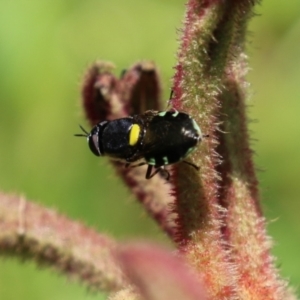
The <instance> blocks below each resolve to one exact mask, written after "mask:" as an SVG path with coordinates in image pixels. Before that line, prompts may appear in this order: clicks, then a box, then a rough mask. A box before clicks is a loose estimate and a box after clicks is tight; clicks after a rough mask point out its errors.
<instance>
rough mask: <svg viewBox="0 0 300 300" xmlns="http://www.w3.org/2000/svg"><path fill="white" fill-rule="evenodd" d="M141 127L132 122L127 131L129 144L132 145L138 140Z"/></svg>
mask: <svg viewBox="0 0 300 300" xmlns="http://www.w3.org/2000/svg"><path fill="white" fill-rule="evenodd" d="M140 132H141V127H140V126H139V125H138V124H133V125H132V127H131V128H130V132H129V145H130V146H134V145H136V143H137V142H138V140H139V135H140Z"/></svg>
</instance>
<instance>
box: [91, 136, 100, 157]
mask: <svg viewBox="0 0 300 300" xmlns="http://www.w3.org/2000/svg"><path fill="white" fill-rule="evenodd" d="M88 144H89V147H90V149H91V151H92V152H93V153H94V154H95V155H96V156H101V152H100V148H99V137H98V134H90V135H89V136H88Z"/></svg>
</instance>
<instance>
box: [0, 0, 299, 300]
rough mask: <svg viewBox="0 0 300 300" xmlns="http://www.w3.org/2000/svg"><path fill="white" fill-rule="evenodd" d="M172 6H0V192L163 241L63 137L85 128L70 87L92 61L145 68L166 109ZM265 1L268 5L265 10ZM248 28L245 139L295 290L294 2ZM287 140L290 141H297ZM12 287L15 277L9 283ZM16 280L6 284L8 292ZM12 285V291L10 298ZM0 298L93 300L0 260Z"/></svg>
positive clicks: (105, 167) (107, 170)
mask: <svg viewBox="0 0 300 300" xmlns="http://www.w3.org/2000/svg"><path fill="white" fill-rule="evenodd" d="M184 3H185V1H183V0H177V1H174V0H173V1H171V0H167V1H158V0H155V1H147V0H143V1H133V0H128V1H126V2H124V1H117V0H114V1H103V0H102V1H101V0H98V1H96V0H88V1H78V0H73V1H66V0H63V1H37V0H30V1H28V0H15V1H5V0H0V5H1V9H0V41H1V43H0V141H1V144H0V170H1V173H0V188H1V189H2V190H4V191H7V192H15V193H21V194H24V195H25V196H26V197H28V198H29V199H33V200H35V201H37V202H40V203H43V204H44V205H46V206H48V207H53V208H56V209H57V210H58V211H60V212H62V213H64V214H66V215H68V216H70V217H71V218H73V219H79V220H83V221H84V222H85V223H87V224H88V225H90V226H93V227H95V228H97V229H98V230H100V231H103V232H106V233H108V234H110V235H112V236H114V237H116V238H117V239H121V240H123V239H125V238H126V239H127V238H137V237H145V238H148V239H155V240H158V241H160V242H164V243H165V242H166V241H165V239H164V236H163V235H162V234H161V233H160V232H159V230H158V228H157V227H156V225H155V224H153V222H152V221H151V220H149V219H148V218H147V216H146V215H145V213H144V212H143V211H142V210H141V209H140V207H139V205H138V204H136V203H135V202H134V199H133V197H132V196H130V194H129V192H128V191H127V189H126V188H125V187H124V186H123V185H122V184H121V183H120V182H119V180H118V178H117V177H116V176H115V175H114V173H113V172H112V169H111V167H110V166H109V164H108V163H107V162H106V160H105V159H97V158H96V157H94V156H93V155H92V154H91V153H90V152H89V150H88V148H87V146H86V144H85V142H84V141H82V140H81V139H76V138H74V137H73V134H74V133H76V132H78V130H79V128H78V124H79V123H80V124H83V125H86V123H85V121H84V117H83V114H82V111H81V107H80V92H79V91H80V83H81V78H82V76H83V74H84V71H85V69H86V68H87V66H88V65H89V64H90V63H92V62H93V61H95V60H96V59H102V60H109V61H112V62H114V63H115V65H116V67H117V68H116V74H118V73H120V72H121V70H122V69H124V68H127V67H128V66H130V65H131V64H133V63H134V62H135V61H137V60H141V59H150V60H153V61H155V62H156V63H157V65H158V67H159V69H160V71H161V76H162V82H163V85H164V95H165V98H166V99H167V97H168V94H169V89H170V82H171V81H170V80H171V77H172V74H173V70H172V67H173V66H174V64H175V53H176V48H177V40H178V36H177V33H176V29H178V28H180V26H181V21H182V18H183V12H184ZM275 3H276V5H274V4H275ZM256 12H257V13H258V14H261V16H260V17H256V18H254V19H253V20H252V21H251V26H250V31H251V32H250V33H249V37H248V40H249V43H248V47H247V48H248V54H249V57H250V66H251V69H252V71H251V72H250V73H249V76H248V77H249V81H250V82H251V88H250V91H251V93H252V95H251V99H249V105H250V106H251V108H249V114H250V118H251V119H254V120H256V119H257V120H259V122H258V123H252V124H251V130H252V131H253V133H252V137H253V138H255V139H258V141H256V142H253V147H254V149H255V151H256V154H257V155H256V162H257V166H259V168H262V169H264V170H265V171H263V172H259V178H260V181H261V190H262V200H263V207H264V211H265V212H266V215H267V218H268V220H269V223H270V225H269V232H270V234H271V235H272V236H273V238H274V241H275V247H274V254H275V255H276V256H277V257H278V261H277V263H278V265H279V266H280V268H281V270H282V274H283V276H284V277H287V278H289V279H290V280H291V284H292V285H293V286H297V285H298V283H299V282H300V264H299V258H298V253H299V252H300V239H299V236H300V218H299V211H300V201H299V195H300V184H299V183H298V181H299V178H300V151H299V149H300V139H299V132H300V118H299V113H300V101H298V99H297V98H298V97H299V95H300V84H299V82H300V57H299V53H300V13H299V12H300V2H299V1H298V0H290V1H289V2H286V1H283V0H276V1H271V0H265V1H263V2H262V4H261V5H260V6H258V7H257V8H256ZM297 132H298V134H297ZM16 278H17V279H16ZM16 280H17V283H16ZM16 285H17V286H18V289H16V288H15V287H16ZM0 298H1V299H32V300H35V299H58V300H59V299H68V298H72V299H74V300H76V299H78V300H79V299H95V298H98V299H99V296H98V297H96V296H95V295H93V294H90V293H88V292H87V291H86V290H85V288H82V287H80V286H78V285H77V284H74V283H71V284H70V283H69V282H66V280H65V279H64V278H62V277H61V276H57V274H55V273H53V272H50V271H48V270H44V271H40V270H37V269H36V267H35V266H33V264H28V263H26V264H19V262H17V261H16V260H5V261H3V260H1V261H0Z"/></svg>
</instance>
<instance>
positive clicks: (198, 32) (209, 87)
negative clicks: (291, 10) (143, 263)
mask: <svg viewBox="0 0 300 300" xmlns="http://www.w3.org/2000/svg"><path fill="white" fill-rule="evenodd" d="M253 5H254V2H253V1H196V0H191V1H189V2H188V5H187V6H188V10H187V14H186V21H185V28H184V30H183V34H182V44H181V48H180V51H179V54H178V55H179V63H178V65H177V66H176V74H175V77H174V92H175V97H174V99H172V101H171V103H172V105H173V107H175V108H176V109H178V110H184V111H186V112H188V113H190V114H191V115H192V116H193V117H194V118H195V119H196V121H197V122H198V124H199V125H200V126H201V128H202V131H203V132H204V133H205V134H209V138H208V139H206V140H204V141H203V142H202V145H200V146H199V149H198V150H197V152H195V153H194V154H193V155H192V156H191V158H192V161H193V163H195V164H196V165H199V166H200V168H201V169H200V172H199V173H198V174H197V172H195V170H193V169H192V168H189V167H188V166H186V165H183V164H178V167H177V168H176V169H175V174H176V176H175V178H174V186H175V188H174V193H173V195H174V197H175V199H176V204H175V207H174V211H175V212H177V213H178V219H177V224H178V235H177V242H178V245H179V249H180V251H181V252H182V253H184V255H185V256H186V257H187V258H188V260H189V261H190V262H191V264H192V265H194V266H195V267H196V269H197V270H198V271H199V272H200V273H202V274H203V280H204V283H205V285H206V287H207V289H208V292H209V295H210V296H211V298H212V299H236V298H237V299H283V298H284V296H286V291H285V283H284V282H283V281H281V280H280V279H279V278H278V273H277V270H276V268H275V267H274V265H273V259H272V257H271V255H270V253H269V248H270V245H269V239H268V237H267V236H266V233H265V224H264V221H263V219H262V218H261V210H260V207H259V199H258V189H257V180H256V176H255V172H254V167H253V163H252V152H251V150H250V147H249V142H248V141H249V136H248V132H247V127H246V124H247V119H246V114H245V103H244V102H245V93H244V92H243V91H242V89H243V86H244V85H245V82H244V74H245V72H246V71H247V67H246V64H245V61H244V56H243V50H244V40H245V32H246V24H247V21H248V19H249V16H250V15H251V10H252V6H253ZM221 162H222V163H221Z"/></svg>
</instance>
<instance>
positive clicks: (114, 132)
mask: <svg viewBox="0 0 300 300" xmlns="http://www.w3.org/2000/svg"><path fill="white" fill-rule="evenodd" d="M80 128H81V130H82V131H83V132H84V134H75V136H83V137H86V138H87V142H88V145H89V148H90V150H91V151H92V152H93V153H94V154H95V155H96V156H108V157H110V158H111V159H114V160H118V161H121V162H123V163H125V166H126V167H128V166H131V167H136V166H141V165H145V164H147V165H148V169H147V172H146V179H150V178H152V177H153V176H154V175H155V174H157V173H158V172H165V173H166V179H167V180H168V179H169V177H170V174H169V172H168V171H167V170H166V169H165V166H167V165H171V164H174V163H177V162H179V161H183V162H185V163H187V164H189V165H191V166H193V167H194V168H196V169H197V170H198V169H199V168H198V167H197V166H196V165H194V164H192V163H190V162H188V161H185V160H184V158H186V157H187V156H188V155H189V154H190V153H191V152H192V151H193V150H194V149H195V148H196V146H197V144H198V143H199V142H200V141H201V140H202V138H203V135H202V133H201V130H200V127H199V126H198V125H197V123H196V122H195V120H194V119H193V118H192V117H191V116H190V115H188V114H186V113H184V112H179V111H177V110H169V111H153V110H148V111H146V112H145V113H144V114H140V115H133V116H130V117H126V118H120V119H116V120H113V121H103V122H100V123H98V124H97V125H96V126H95V127H94V128H93V129H92V130H91V132H90V133H89V132H87V131H86V130H85V129H84V128H83V127H82V126H80Z"/></svg>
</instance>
